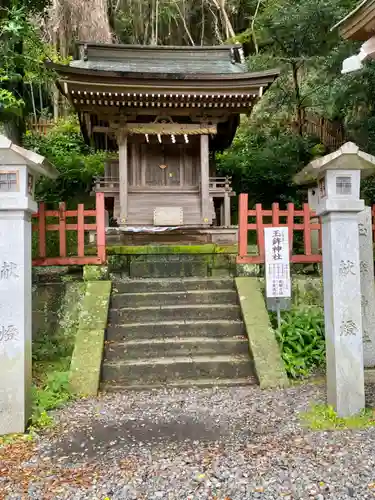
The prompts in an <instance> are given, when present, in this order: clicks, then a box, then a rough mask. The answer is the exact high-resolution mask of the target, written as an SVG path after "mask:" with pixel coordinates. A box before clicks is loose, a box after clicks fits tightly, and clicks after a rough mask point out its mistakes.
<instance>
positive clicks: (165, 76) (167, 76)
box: [45, 61, 280, 83]
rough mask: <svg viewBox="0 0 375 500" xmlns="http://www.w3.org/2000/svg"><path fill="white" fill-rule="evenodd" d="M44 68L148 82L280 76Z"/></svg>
mask: <svg viewBox="0 0 375 500" xmlns="http://www.w3.org/2000/svg"><path fill="white" fill-rule="evenodd" d="M45 64H46V66H47V67H48V68H49V69H52V70H54V71H56V73H58V74H60V75H61V76H63V75H82V76H96V77H98V76H100V77H104V78H106V77H107V78H117V77H121V78H128V79H149V80H181V81H189V80H190V81H196V80H201V81H220V80H236V81H238V80H249V79H257V78H265V79H268V80H269V81H270V83H272V82H273V81H274V80H275V79H276V78H278V76H279V75H280V70H279V69H272V70H266V71H258V72H254V73H249V72H246V73H222V74H218V73H213V74H211V73H137V72H134V71H133V72H129V71H104V70H95V69H86V68H77V67H74V66H67V65H62V64H56V63H52V62H49V61H47V62H46V63H45Z"/></svg>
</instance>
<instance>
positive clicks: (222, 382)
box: [100, 376, 258, 392]
mask: <svg viewBox="0 0 375 500" xmlns="http://www.w3.org/2000/svg"><path fill="white" fill-rule="evenodd" d="M257 383H258V381H257V378H256V377H255V376H252V377H245V378H228V379H225V378H223V379H215V378H203V379H194V380H167V381H166V382H164V383H163V384H143V385H142V384H138V383H134V384H131V385H126V384H121V385H120V384H117V383H116V382H104V383H102V384H101V386H100V390H101V391H102V392H126V391H152V390H158V389H160V388H164V387H170V388H180V389H191V388H194V387H196V388H199V389H204V388H208V387H217V388H222V387H239V386H247V385H256V384H257Z"/></svg>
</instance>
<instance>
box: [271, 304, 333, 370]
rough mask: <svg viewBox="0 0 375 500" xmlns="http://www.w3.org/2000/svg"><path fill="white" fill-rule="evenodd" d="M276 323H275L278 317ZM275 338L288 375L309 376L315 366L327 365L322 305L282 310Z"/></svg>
mask: <svg viewBox="0 0 375 500" xmlns="http://www.w3.org/2000/svg"><path fill="white" fill-rule="evenodd" d="M272 319H273V324H274V325H275V321H276V320H275V317H273V318H272ZM275 327H276V338H277V340H278V342H279V345H280V348H281V355H282V359H283V361H284V364H285V369H286V371H287V373H288V376H289V377H291V378H301V377H307V376H308V375H310V374H311V373H312V371H313V370H314V369H317V368H319V367H322V366H324V363H325V339H324V315H323V310H322V308H320V307H306V306H305V307H301V306H299V307H298V306H296V307H294V308H293V309H292V310H291V311H288V312H284V313H282V321H281V326H280V328H277V325H275Z"/></svg>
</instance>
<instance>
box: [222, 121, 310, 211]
mask: <svg viewBox="0 0 375 500" xmlns="http://www.w3.org/2000/svg"><path fill="white" fill-rule="evenodd" d="M315 145H316V141H314V140H312V139H310V138H306V137H300V136H299V135H296V134H294V133H293V132H288V131H282V130H281V129H279V128H275V129H273V130H269V129H265V128H264V129H259V128H258V127H255V126H254V127H253V126H249V124H247V123H244V124H243V125H242V127H241V128H240V129H239V131H238V133H237V136H236V138H235V139H234V142H233V145H232V147H231V148H230V149H229V150H227V151H224V152H223V153H222V154H220V155H219V154H218V155H217V168H218V170H219V175H231V176H232V177H233V186H234V190H235V191H236V192H237V193H248V194H249V203H250V206H252V205H254V204H255V203H262V204H264V206H268V207H270V205H271V204H272V203H273V202H275V201H278V202H281V203H282V204H283V205H285V204H286V203H288V202H297V203H298V202H299V200H300V195H299V193H298V192H297V190H296V187H295V185H294V184H293V175H294V174H296V173H297V172H298V171H299V170H300V169H301V167H302V166H303V165H304V164H305V163H306V162H308V161H310V160H311V159H312V158H313V154H312V148H313V146H315Z"/></svg>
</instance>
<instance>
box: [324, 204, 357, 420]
mask: <svg viewBox="0 0 375 500" xmlns="http://www.w3.org/2000/svg"><path fill="white" fill-rule="evenodd" d="M322 231H323V233H322V236H323V238H322V239H323V242H322V245H323V249H322V250H323V279H324V315H325V335H326V351H327V401H328V404H329V405H332V406H333V407H334V408H335V409H336V411H337V413H338V415H339V416H340V417H347V416H349V415H354V414H356V413H358V412H359V411H360V410H361V409H362V408H364V406H365V393H364V372H363V348H362V314H361V283H360V264H359V239H358V215H357V213H355V212H346V213H345V212H331V213H328V214H326V215H323V216H322Z"/></svg>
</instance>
